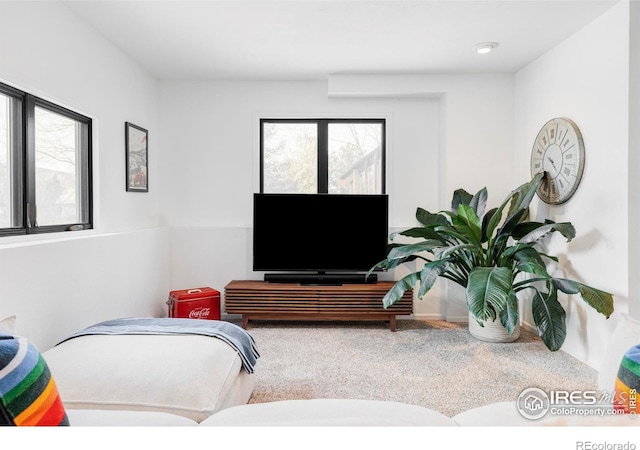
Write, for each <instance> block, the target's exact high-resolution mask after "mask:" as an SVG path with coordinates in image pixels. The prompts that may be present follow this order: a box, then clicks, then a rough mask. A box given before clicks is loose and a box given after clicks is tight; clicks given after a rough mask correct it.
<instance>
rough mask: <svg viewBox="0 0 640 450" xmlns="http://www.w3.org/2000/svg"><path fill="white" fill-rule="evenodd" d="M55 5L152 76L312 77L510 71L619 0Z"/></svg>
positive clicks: (236, 0)
mask: <svg viewBox="0 0 640 450" xmlns="http://www.w3.org/2000/svg"><path fill="white" fill-rule="evenodd" d="M63 3H65V4H66V5H67V6H68V7H69V8H70V9H71V10H72V11H73V12H75V13H76V14H77V15H78V16H80V17H81V18H82V19H83V20H84V21H86V22H87V23H88V24H89V25H90V26H92V27H94V28H95V29H96V30H98V31H99V32H100V33H102V34H103V35H104V36H105V37H106V38H107V39H108V40H109V41H111V42H112V43H113V44H115V45H116V46H117V47H119V48H120V49H121V50H122V51H123V52H124V53H126V54H128V55H129V56H130V57H131V58H133V59H135V60H136V61H138V62H139V63H140V64H141V65H142V66H143V67H145V68H146V69H147V70H148V71H149V72H150V73H152V74H153V75H154V76H155V77H157V78H158V79H189V80H201V79H202V80H204V79H218V80H220V79H235V80H318V79H326V78H327V76H328V75H330V74H335V73H394V74H398V73H414V74H415V73H488V72H515V71H517V70H519V69H521V68H522V67H524V66H526V65H527V64H528V63H529V62H531V61H533V60H534V59H536V58H538V57H539V56H540V55H542V54H543V53H545V52H546V51H548V50H549V49H551V48H553V47H554V46H555V45H557V44H558V43H559V42H561V41H563V40H565V39H567V38H568V37H570V36H571V35H572V34H574V33H575V32H576V31H578V30H579V29H580V28H582V27H583V26H584V25H586V24H587V23H589V22H591V21H593V20H594V19H595V18H597V17H598V16H600V15H601V14H603V13H604V12H605V11H606V10H608V9H609V8H611V7H612V6H614V5H615V4H616V3H618V0H602V1H599V0H584V1H582V0H569V1H560V0H536V1H518V0H498V1H489V0H476V1H460V0H448V1H443V0H440V1H435V0H423V1H403V0H385V1H364V0H358V1H338V0H330V1H311V0H296V1H279V0H258V1H248V0H233V1H232V0H226V1H223V0H214V1H207V0H200V1H177V0H174V1H91V0H82V1H67V2H63ZM484 41H496V42H498V43H499V44H500V45H499V47H498V48H497V49H496V50H495V51H493V52H492V53H489V54H486V55H478V54H477V53H475V52H474V50H473V47H474V45H475V44H477V43H479V42H484Z"/></svg>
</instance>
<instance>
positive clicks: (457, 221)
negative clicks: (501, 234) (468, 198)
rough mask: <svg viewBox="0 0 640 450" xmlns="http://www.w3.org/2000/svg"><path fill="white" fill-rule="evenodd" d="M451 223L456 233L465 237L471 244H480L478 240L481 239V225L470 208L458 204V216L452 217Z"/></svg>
mask: <svg viewBox="0 0 640 450" xmlns="http://www.w3.org/2000/svg"><path fill="white" fill-rule="evenodd" d="M451 222H452V223H453V226H454V227H456V229H458V231H460V232H461V233H462V234H464V235H465V236H467V237H468V238H469V239H470V240H472V241H473V242H476V243H478V244H480V238H481V237H482V225H481V223H480V218H479V217H478V215H477V214H476V212H475V211H474V210H473V208H471V206H469V205H465V204H460V205H459V206H458V214H457V215H454V216H452V218H451Z"/></svg>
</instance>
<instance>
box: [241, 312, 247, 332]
mask: <svg viewBox="0 0 640 450" xmlns="http://www.w3.org/2000/svg"><path fill="white" fill-rule="evenodd" d="M248 326H249V316H248V315H246V314H243V315H242V328H244V329H245V330H246V329H247V327H248Z"/></svg>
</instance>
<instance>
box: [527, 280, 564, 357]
mask: <svg viewBox="0 0 640 450" xmlns="http://www.w3.org/2000/svg"><path fill="white" fill-rule="evenodd" d="M531 313H532V315H533V321H534V323H535V324H536V328H538V333H539V334H540V338H541V339H542V342H544V345H546V346H547V348H548V349H549V350H551V351H553V352H555V351H557V350H559V349H560V347H562V344H563V343H564V340H565V339H566V337H567V324H566V316H567V313H566V312H565V310H564V308H563V307H562V305H561V304H560V302H559V301H558V298H557V291H556V290H555V289H552V290H551V291H550V292H549V293H540V292H539V291H536V293H535V295H534V296H533V300H532V303H531Z"/></svg>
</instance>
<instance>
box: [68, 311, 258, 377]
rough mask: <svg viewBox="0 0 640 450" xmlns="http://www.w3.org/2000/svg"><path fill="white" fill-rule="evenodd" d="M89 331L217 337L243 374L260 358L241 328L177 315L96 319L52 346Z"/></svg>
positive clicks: (96, 332)
mask: <svg viewBox="0 0 640 450" xmlns="http://www.w3.org/2000/svg"><path fill="white" fill-rule="evenodd" d="M91 334H196V335H201V336H210V337H214V338H217V339H220V340H222V341H224V342H226V343H227V344H228V345H230V346H231V347H232V348H233V349H234V350H236V351H237V352H238V355H239V356H240V358H241V359H242V368H243V369H244V370H245V371H246V372H247V373H253V372H254V366H255V364H256V362H257V361H258V358H259V357H260V352H259V351H258V347H257V346H256V343H255V341H254V339H253V336H251V335H250V334H249V333H248V332H247V331H246V330H244V329H243V328H241V327H239V326H237V325H234V324H232V323H229V322H223V321H219V320H196V319H180V318H167V317H165V318H153V317H149V318H146V317H144V318H135V317H134V318H125V319H114V320H108V321H106V322H100V323H98V324H95V325H92V326H90V327H87V328H84V329H82V330H80V331H77V332H75V333H73V334H72V335H70V336H68V337H67V338H65V339H63V340H62V341H60V342H58V344H56V345H60V344H62V343H63V342H65V341H68V340H69V339H73V338H76V337H79V336H86V335H91Z"/></svg>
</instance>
